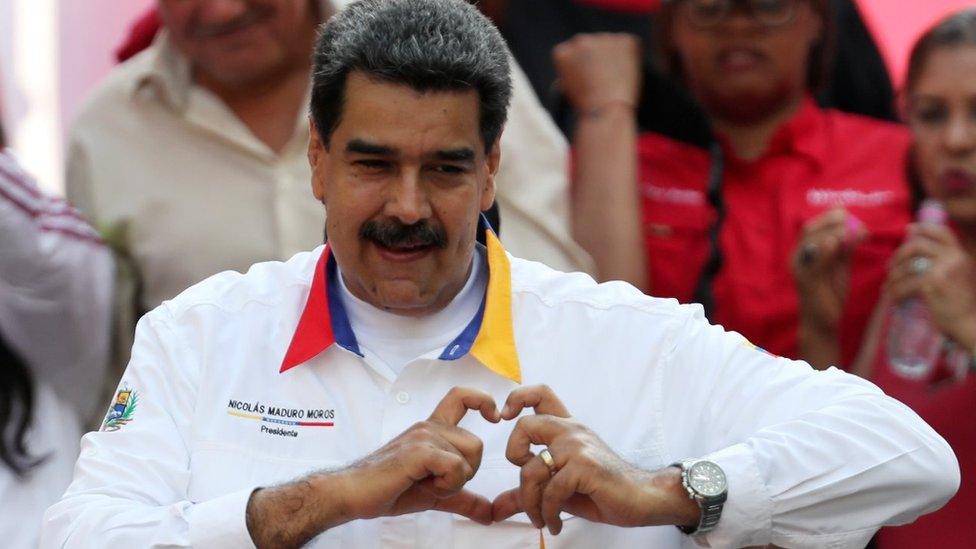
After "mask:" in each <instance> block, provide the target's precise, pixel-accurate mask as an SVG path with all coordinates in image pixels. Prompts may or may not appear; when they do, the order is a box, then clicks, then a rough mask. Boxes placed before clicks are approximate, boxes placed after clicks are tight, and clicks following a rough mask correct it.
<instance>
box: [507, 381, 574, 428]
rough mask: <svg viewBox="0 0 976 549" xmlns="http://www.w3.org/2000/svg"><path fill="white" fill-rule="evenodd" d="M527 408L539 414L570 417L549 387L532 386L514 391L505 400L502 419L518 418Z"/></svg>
mask: <svg viewBox="0 0 976 549" xmlns="http://www.w3.org/2000/svg"><path fill="white" fill-rule="evenodd" d="M525 408H533V409H535V413H537V414H547V415H550V416H558V417H569V410H567V409H566V405H565V404H563V401H561V400H559V397H557V396H556V393H555V391H553V390H552V388H551V387H549V386H548V385H531V386H528V387H519V388H518V389H515V390H514V391H512V392H511V393H510V394H509V395H508V399H506V400H505V406H504V407H502V419H504V420H510V419H513V418H515V417H518V415H519V414H520V413H522V410H524V409H525Z"/></svg>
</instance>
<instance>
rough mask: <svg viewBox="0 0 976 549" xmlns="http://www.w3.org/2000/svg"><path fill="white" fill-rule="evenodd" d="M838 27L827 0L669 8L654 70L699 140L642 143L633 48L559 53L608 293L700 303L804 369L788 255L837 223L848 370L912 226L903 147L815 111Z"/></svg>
mask: <svg viewBox="0 0 976 549" xmlns="http://www.w3.org/2000/svg"><path fill="white" fill-rule="evenodd" d="M831 21H832V18H831V15H830V13H829V6H828V2H827V1H826V0H763V1H751V0H675V1H669V2H665V3H664V4H663V5H662V7H661V9H660V11H659V13H658V37H659V40H660V50H661V55H662V56H663V59H664V61H665V65H666V67H667V69H668V71H669V72H670V73H672V74H674V75H675V76H676V77H678V78H680V79H681V81H682V82H683V83H684V84H685V85H686V86H687V88H688V90H689V91H690V92H691V95H692V96H693V97H694V99H695V100H696V102H697V104H698V105H699V106H700V107H701V112H702V113H703V116H699V117H696V116H695V114H694V110H692V109H687V108H685V107H680V108H682V109H683V110H684V111H685V112H687V115H686V116H684V126H685V129H684V130H683V131H684V132H686V133H688V134H689V135H690V134H697V137H694V139H691V138H685V139H676V138H675V137H674V136H669V135H664V134H660V133H654V132H645V133H640V134H638V127H637V112H638V109H639V108H640V105H638V101H639V99H640V49H639V45H638V44H637V43H636V40H635V39H634V38H631V37H628V36H624V35H580V36H577V37H576V38H574V39H572V40H570V41H569V42H566V43H564V44H562V45H560V46H558V47H557V48H556V49H555V50H554V60H555V63H556V67H557V70H558V71H559V75H560V81H561V86H562V89H563V90H564V92H565V93H566V95H567V97H568V98H569V100H570V102H571V103H572V105H573V107H574V109H575V111H576V114H577V126H576V133H575V138H574V147H575V157H574V158H575V178H574V189H573V205H574V206H573V207H574V216H573V221H574V234H575V235H576V237H577V239H578V240H579V241H580V243H581V244H582V245H583V246H584V248H586V249H587V250H588V251H589V252H590V253H591V254H592V255H593V257H594V259H595V261H596V263H597V269H598V273H599V276H600V277H601V278H603V279H614V278H619V279H623V280H627V281H630V282H632V283H634V284H635V285H637V286H638V287H640V288H643V289H645V290H646V291H648V292H650V293H651V294H653V295H656V296H662V297H675V298H677V299H679V300H681V301H685V302H690V301H695V302H699V303H702V304H703V305H705V307H706V311H708V313H709V316H710V318H711V320H712V321H713V322H716V323H719V324H722V325H723V326H725V327H726V328H727V329H731V330H736V331H739V332H741V333H742V334H744V335H745V336H746V337H748V338H749V339H750V340H752V341H753V342H755V343H756V344H757V345H759V346H761V347H763V348H765V349H767V350H769V351H771V352H773V353H775V354H779V355H784V356H789V357H798V356H799V355H800V354H801V353H800V345H799V341H800V340H802V339H803V338H804V337H806V336H805V334H804V331H805V330H807V329H812V328H810V327H807V326H801V325H800V324H799V298H798V296H797V291H796V288H795V285H794V280H793V276H792V273H791V271H790V265H791V258H792V256H793V252H794V248H795V246H796V244H797V241H798V240H799V238H800V236H801V234H802V231H803V229H804V226H805V225H806V224H808V223H811V222H813V221H814V220H816V219H818V218H821V217H824V216H841V217H842V218H843V219H844V220H846V221H848V222H849V224H850V225H851V226H852V230H851V235H850V238H849V242H848V246H847V248H845V250H846V251H845V253H844V254H842V256H841V259H843V261H845V262H849V263H850V264H851V269H850V277H849V280H845V281H844V284H845V286H846V287H849V288H850V292H849V293H848V296H849V298H848V299H847V300H846V301H845V302H844V303H843V304H842V305H843V306H842V307H841V308H839V309H838V310H836V311H831V315H830V316H829V320H830V321H831V322H834V323H835V325H836V326H837V327H838V330H839V333H841V334H843V338H842V340H841V342H840V344H841V348H842V354H843V356H845V357H853V355H854V354H856V352H857V346H858V344H859V342H860V339H861V334H862V332H863V329H864V325H865V324H866V322H867V317H868V316H869V314H870V311H871V310H872V308H873V306H874V303H875V301H876V299H877V295H878V288H879V287H880V285H881V282H882V281H883V279H884V264H885V262H886V261H887V259H888V258H889V257H890V255H891V254H892V253H893V251H894V249H895V248H896V247H897V245H898V243H899V241H900V239H901V237H902V235H903V234H904V228H905V225H906V224H907V223H908V221H909V215H910V207H909V203H910V197H909V190H908V185H907V181H906V176H905V157H906V151H907V149H908V142H909V136H908V132H907V130H906V129H905V128H903V127H900V126H897V125H895V124H891V123H887V122H883V121H880V120H876V119H871V118H867V117H861V116H856V115H851V114H846V113H841V112H839V111H834V110H825V109H822V108H820V107H818V106H817V104H816V102H815V101H814V99H813V94H814V93H815V92H816V91H817V90H818V89H820V86H821V84H822V83H823V81H824V78H825V76H826V68H825V67H826V61H827V59H828V54H827V51H828V50H829V44H830V42H831V36H832V32H831ZM659 108H661V109H668V108H679V107H673V106H671V105H661V106H659ZM692 130H693V131H692ZM635 151H636V154H635ZM839 208H842V209H843V210H841V209H839ZM816 329H818V330H819V329H822V328H820V327H816ZM805 358H808V359H811V360H812V361H813V362H814V364H815V365H817V366H820V367H825V366H826V364H823V363H821V362H818V361H817V360H816V357H805Z"/></svg>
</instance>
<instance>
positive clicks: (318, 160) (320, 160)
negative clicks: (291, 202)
mask: <svg viewBox="0 0 976 549" xmlns="http://www.w3.org/2000/svg"><path fill="white" fill-rule="evenodd" d="M328 160H329V150H328V149H327V148H326V147H325V144H324V143H323V142H322V138H321V136H319V130H318V128H317V127H316V126H315V120H314V119H313V118H312V116H311V115H309V116H308V165H309V166H310V167H311V168H312V194H313V195H315V198H316V199H317V200H318V201H319V202H323V201H324V200H325V166H326V164H328Z"/></svg>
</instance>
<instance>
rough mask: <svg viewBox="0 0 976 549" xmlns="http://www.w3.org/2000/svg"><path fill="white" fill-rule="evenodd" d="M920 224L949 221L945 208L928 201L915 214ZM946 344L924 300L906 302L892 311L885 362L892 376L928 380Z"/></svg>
mask: <svg viewBox="0 0 976 549" xmlns="http://www.w3.org/2000/svg"><path fill="white" fill-rule="evenodd" d="M918 221H919V222H920V223H931V224H933V225H945V224H946V223H947V222H948V216H947V215H946V211H945V207H944V206H943V205H942V204H941V203H940V202H938V201H936V200H932V199H928V200H926V201H925V202H923V203H922V207H921V208H919V211H918ZM944 344H945V337H944V336H943V335H942V334H941V333H940V332H939V329H938V328H937V327H936V326H935V323H934V322H933V321H932V313H931V311H929V308H928V305H926V304H925V300H924V299H922V298H919V297H913V298H909V299H906V300H905V301H903V302H902V303H900V304H898V305H896V306H895V307H893V308H892V310H891V319H890V323H889V325H888V361H889V362H890V363H891V367H892V368H893V369H894V371H895V373H897V374H900V375H901V376H903V377H905V378H908V379H923V378H925V377H927V376H928V375H929V374H930V373H931V372H932V369H933V368H934V367H935V364H936V362H937V361H938V360H939V353H940V352H941V351H942V347H943V345H944Z"/></svg>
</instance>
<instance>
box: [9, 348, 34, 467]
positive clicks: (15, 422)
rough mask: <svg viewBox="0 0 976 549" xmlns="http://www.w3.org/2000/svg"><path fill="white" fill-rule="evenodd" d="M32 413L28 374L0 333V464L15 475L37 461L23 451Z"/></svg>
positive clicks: (26, 451)
mask: <svg viewBox="0 0 976 549" xmlns="http://www.w3.org/2000/svg"><path fill="white" fill-rule="evenodd" d="M33 412H34V382H33V380H32V378H31V372H30V370H29V369H28V368H27V365H26V364H25V363H24V361H23V359H21V357H20V356H19V355H18V354H17V353H16V352H15V351H14V350H13V349H12V348H11V347H10V345H9V344H8V343H7V340H6V339H4V338H3V334H2V333H0V462H2V464H3V465H4V466H6V467H8V468H9V469H10V470H11V471H13V472H14V474H16V475H18V476H23V475H25V474H27V472H28V471H30V469H31V468H32V467H34V466H35V465H37V464H38V463H40V461H41V460H40V459H37V458H35V457H33V456H31V455H30V451H29V450H28V448H27V431H28V429H29V428H30V426H31V422H32V420H33Z"/></svg>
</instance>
